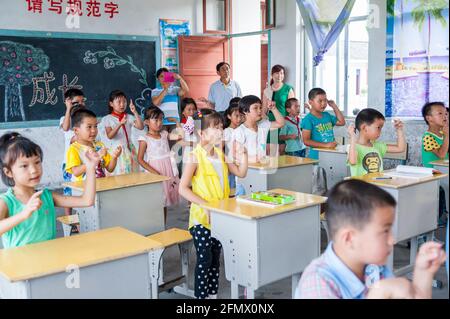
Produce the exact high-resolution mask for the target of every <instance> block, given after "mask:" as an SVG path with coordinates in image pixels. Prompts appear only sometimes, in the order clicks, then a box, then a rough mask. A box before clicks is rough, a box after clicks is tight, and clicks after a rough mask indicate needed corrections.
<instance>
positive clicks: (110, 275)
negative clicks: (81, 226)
mask: <svg viewBox="0 0 450 319" xmlns="http://www.w3.org/2000/svg"><path fill="white" fill-rule="evenodd" d="M161 246H162V245H161V244H160V243H158V242H156V241H153V240H150V239H148V238H145V237H144V236H141V235H139V234H136V233H133V232H130V231H128V230H126V229H123V228H120V227H116V228H110V229H104V230H100V231H96V232H91V233H86V234H80V235H78V236H72V237H64V238H59V239H55V240H50V241H46V242H42V243H38V244H32V245H28V246H24V247H19V248H11V249H3V250H0V296H1V298H33V299H41V298H45V299H66V298H67V299H72V298H150V297H151V289H150V286H151V285H150V283H151V282H152V278H151V272H150V271H149V269H150V268H151V267H152V266H151V260H150V259H151V258H150V256H151V252H152V251H153V250H159V249H160V248H161ZM156 263H157V262H156ZM74 267H77V269H78V270H75V271H74ZM154 281H155V280H154V279H153V282H154ZM78 284H79V288H75V287H76V286H78ZM156 285H157V283H156Z"/></svg>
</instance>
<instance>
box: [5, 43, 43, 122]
mask: <svg viewBox="0 0 450 319" xmlns="http://www.w3.org/2000/svg"><path fill="white" fill-rule="evenodd" d="M49 65H50V59H49V57H48V56H47V55H46V54H45V53H44V51H43V50H42V49H39V48H35V47H33V46H32V45H28V44H22V43H16V42H12V41H0V86H2V85H3V86H5V106H4V107H5V109H4V114H5V122H8V117H9V116H11V117H15V116H21V117H22V120H23V121H25V120H26V119H25V110H24V107H23V97H22V87H23V86H28V85H30V84H31V83H32V82H33V77H36V76H39V75H41V74H42V73H44V72H45V71H47V69H48V67H49Z"/></svg>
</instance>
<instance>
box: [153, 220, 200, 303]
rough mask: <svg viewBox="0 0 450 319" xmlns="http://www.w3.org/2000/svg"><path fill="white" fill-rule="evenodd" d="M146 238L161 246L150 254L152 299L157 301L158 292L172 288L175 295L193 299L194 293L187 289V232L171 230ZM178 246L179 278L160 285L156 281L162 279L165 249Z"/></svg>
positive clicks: (188, 236)
mask: <svg viewBox="0 0 450 319" xmlns="http://www.w3.org/2000/svg"><path fill="white" fill-rule="evenodd" d="M147 238H149V239H152V240H154V241H156V242H158V243H160V244H162V245H163V248H162V249H158V250H155V251H153V252H151V253H150V260H151V262H150V276H151V278H152V299H158V296H159V292H160V291H165V290H169V289H171V288H173V290H174V291H175V292H176V293H179V294H182V295H185V296H189V297H193V298H194V291H193V290H190V289H189V288H188V283H189V280H188V279H189V251H190V248H191V246H192V236H191V234H190V233H189V232H188V231H187V230H183V229H179V228H172V229H168V230H165V231H162V232H159V233H156V234H153V235H150V236H148V237H147ZM175 245H178V248H179V249H180V255H181V274H182V275H181V277H178V278H175V279H171V280H169V281H167V282H164V283H162V284H159V283H158V280H160V279H162V277H163V271H162V255H163V254H164V251H165V249H166V248H169V247H172V246H175Z"/></svg>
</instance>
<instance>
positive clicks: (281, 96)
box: [268, 84, 292, 122]
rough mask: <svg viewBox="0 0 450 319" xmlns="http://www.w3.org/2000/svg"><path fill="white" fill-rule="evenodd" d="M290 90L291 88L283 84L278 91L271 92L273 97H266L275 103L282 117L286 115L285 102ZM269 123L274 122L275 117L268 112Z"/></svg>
mask: <svg viewBox="0 0 450 319" xmlns="http://www.w3.org/2000/svg"><path fill="white" fill-rule="evenodd" d="M291 90H292V86H290V85H288V84H283V86H282V87H281V89H279V90H278V91H273V96H271V97H268V98H270V99H272V98H273V101H275V103H276V105H277V109H278V111H280V113H281V115H283V116H286V115H287V112H286V101H287V100H288V97H289V92H291ZM269 121H271V122H273V121H275V115H273V113H272V112H269Z"/></svg>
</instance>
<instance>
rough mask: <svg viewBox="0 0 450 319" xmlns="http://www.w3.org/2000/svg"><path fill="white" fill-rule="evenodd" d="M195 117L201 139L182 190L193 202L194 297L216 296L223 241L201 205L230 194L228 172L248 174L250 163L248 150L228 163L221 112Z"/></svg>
mask: <svg viewBox="0 0 450 319" xmlns="http://www.w3.org/2000/svg"><path fill="white" fill-rule="evenodd" d="M196 119H197V124H196V129H197V130H198V135H199V137H200V141H199V144H197V146H196V147H195V149H194V151H193V152H192V154H191V156H192V159H191V160H190V161H189V162H188V163H187V164H186V166H185V168H184V173H183V176H182V177H181V182H180V188H179V192H180V195H181V196H183V197H184V198H185V199H186V200H188V201H189V202H191V203H192V204H191V209H190V215H189V231H190V233H191V234H192V237H193V239H194V246H195V250H196V255H197V261H196V267H195V279H194V286H195V293H194V294H195V297H197V298H199V299H206V298H210V299H215V298H217V293H218V289H219V271H220V253H221V249H222V244H221V243H220V242H219V241H218V240H217V239H216V238H214V237H212V236H211V224H210V216H209V212H208V211H206V210H204V209H202V208H201V207H200V205H202V204H206V203H208V202H211V201H217V200H223V199H226V198H228V197H229V194H230V188H229V184H228V172H231V173H233V174H234V175H236V176H239V177H245V175H246V174H247V168H248V163H247V155H246V153H245V150H242V152H241V153H239V154H238V155H237V157H238V158H237V162H238V164H234V163H226V161H225V155H224V154H223V152H222V140H223V123H222V117H221V116H220V114H219V113H217V112H215V111H213V110H202V111H200V112H199V114H198V117H197V118H196ZM191 184H192V187H191Z"/></svg>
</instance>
